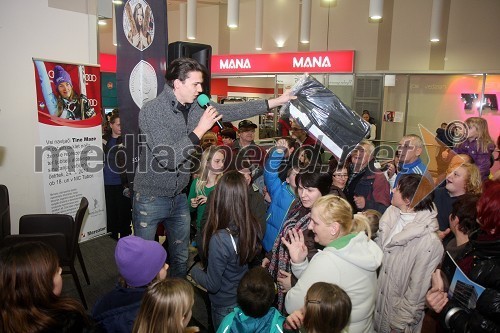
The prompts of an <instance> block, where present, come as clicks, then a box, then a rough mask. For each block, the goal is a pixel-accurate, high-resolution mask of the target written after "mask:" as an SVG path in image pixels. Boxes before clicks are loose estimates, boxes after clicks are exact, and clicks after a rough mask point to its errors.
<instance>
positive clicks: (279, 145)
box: [276, 139, 288, 153]
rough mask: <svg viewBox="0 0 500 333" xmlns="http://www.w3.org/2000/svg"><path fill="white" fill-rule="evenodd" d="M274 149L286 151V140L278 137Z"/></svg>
mask: <svg viewBox="0 0 500 333" xmlns="http://www.w3.org/2000/svg"><path fill="white" fill-rule="evenodd" d="M276 149H277V150H278V152H280V153H283V152H286V150H287V149H288V142H287V141H286V140H285V139H278V141H276Z"/></svg>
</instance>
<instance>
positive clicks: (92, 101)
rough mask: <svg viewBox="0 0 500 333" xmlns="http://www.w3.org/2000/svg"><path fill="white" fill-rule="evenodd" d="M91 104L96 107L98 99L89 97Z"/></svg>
mask: <svg viewBox="0 0 500 333" xmlns="http://www.w3.org/2000/svg"><path fill="white" fill-rule="evenodd" d="M88 101H89V105H90V106H92V107H94V106H97V99H95V98H89V100H88Z"/></svg>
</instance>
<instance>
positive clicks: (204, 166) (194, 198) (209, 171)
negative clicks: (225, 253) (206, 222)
mask: <svg viewBox="0 0 500 333" xmlns="http://www.w3.org/2000/svg"><path fill="white" fill-rule="evenodd" d="M224 157H225V155H224V150H223V149H221V147H220V146H211V147H209V148H207V149H206V150H205V151H204V152H203V154H202V155H201V160H200V168H199V170H198V173H197V174H198V175H199V176H198V178H195V179H193V182H192V183H191V188H190V190H189V195H188V203H189V204H190V209H191V212H196V231H197V238H196V242H197V243H198V245H200V243H201V231H202V230H203V226H202V225H201V221H202V217H203V214H204V212H205V209H206V206H207V205H206V203H207V198H208V195H209V194H210V193H211V192H212V191H213V190H214V189H215V184H217V182H218V181H219V179H220V178H221V177H222V171H223V170H224ZM198 249H200V247H199V248H198Z"/></svg>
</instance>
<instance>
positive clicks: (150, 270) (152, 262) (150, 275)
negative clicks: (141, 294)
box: [115, 236, 167, 287]
mask: <svg viewBox="0 0 500 333" xmlns="http://www.w3.org/2000/svg"><path fill="white" fill-rule="evenodd" d="M166 259H167V251H165V249H164V248H163V246H161V244H160V243H158V242H155V241H149V240H145V239H142V238H140V237H137V236H127V237H123V238H120V240H118V244H117V245H116V249H115V261H116V266H118V271H119V272H120V275H121V276H122V277H123V278H124V279H125V282H127V285H129V286H131V287H142V286H145V285H147V284H149V283H150V282H151V281H153V279H154V278H155V277H156V275H158V273H159V272H160V270H161V268H162V267H163V266H164V265H165V260H166Z"/></svg>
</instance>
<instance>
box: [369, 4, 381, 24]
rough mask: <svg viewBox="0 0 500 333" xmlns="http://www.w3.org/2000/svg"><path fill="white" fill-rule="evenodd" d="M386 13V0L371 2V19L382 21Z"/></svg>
mask: <svg viewBox="0 0 500 333" xmlns="http://www.w3.org/2000/svg"><path fill="white" fill-rule="evenodd" d="M383 12H384V0H370V9H369V10H368V15H369V16H370V19H372V20H374V21H378V20H380V19H382V14H383Z"/></svg>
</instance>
